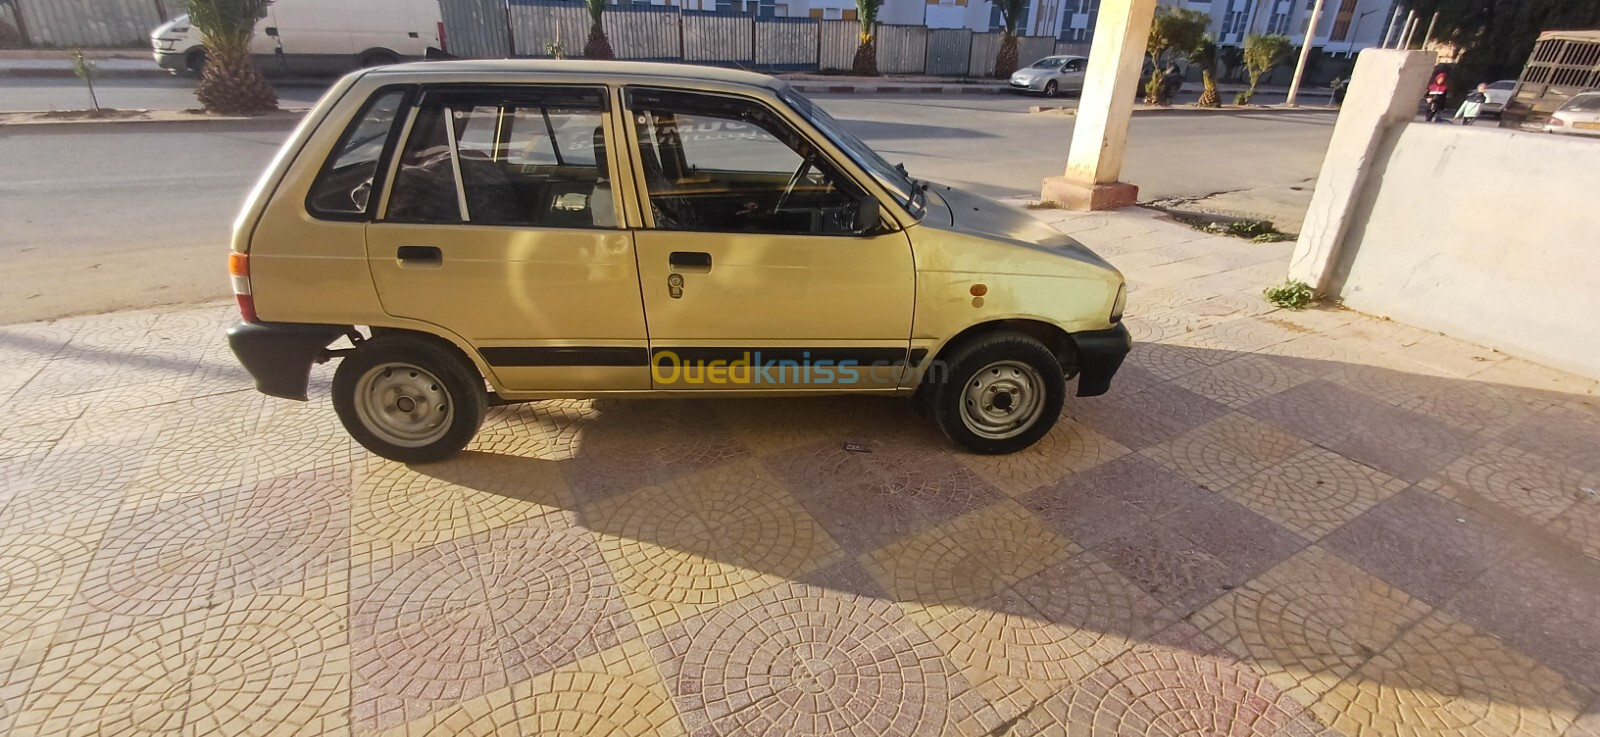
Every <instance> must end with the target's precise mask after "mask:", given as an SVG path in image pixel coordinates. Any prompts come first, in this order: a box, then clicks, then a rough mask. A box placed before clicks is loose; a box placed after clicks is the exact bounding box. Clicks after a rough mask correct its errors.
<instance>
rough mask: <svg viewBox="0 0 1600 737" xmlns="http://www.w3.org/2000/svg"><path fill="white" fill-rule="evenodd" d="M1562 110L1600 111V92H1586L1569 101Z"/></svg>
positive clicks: (1575, 111)
mask: <svg viewBox="0 0 1600 737" xmlns="http://www.w3.org/2000/svg"><path fill="white" fill-rule="evenodd" d="M1561 109H1562V110H1566V111H1568V112H1573V113H1600V92H1585V93H1583V94H1581V95H1578V96H1577V97H1574V98H1572V99H1571V100H1568V101H1567V104H1565V105H1562V106H1561Z"/></svg>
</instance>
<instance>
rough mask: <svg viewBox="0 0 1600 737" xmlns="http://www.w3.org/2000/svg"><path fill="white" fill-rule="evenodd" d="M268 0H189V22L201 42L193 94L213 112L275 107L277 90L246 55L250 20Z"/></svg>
mask: <svg viewBox="0 0 1600 737" xmlns="http://www.w3.org/2000/svg"><path fill="white" fill-rule="evenodd" d="M269 4H271V0H189V23H190V24H191V25H193V26H194V27H195V28H197V29H199V31H200V37H201V39H202V41H203V42H204V43H205V48H206V66H205V72H204V73H202V74H201V75H200V84H199V85H197V86H196V87H195V90H194V96H195V97H197V98H199V99H200V104H201V106H203V107H204V108H205V109H206V111H208V112H213V113H260V112H266V111H268V110H276V109H277V107H278V93H277V92H274V91H273V89H272V85H269V84H267V80H266V79H265V78H263V77H262V76H261V70H259V69H257V68H256V64H255V61H254V60H252V59H251V58H250V39H251V38H253V37H254V36H255V35H256V23H258V22H260V21H261V19H262V18H265V17H267V6H268V5H269Z"/></svg>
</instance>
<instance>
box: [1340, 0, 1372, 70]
mask: <svg viewBox="0 0 1600 737" xmlns="http://www.w3.org/2000/svg"><path fill="white" fill-rule="evenodd" d="M1378 10H1379V8H1373V9H1371V10H1368V11H1367V12H1365V13H1362V14H1360V15H1358V16H1356V23H1355V25H1354V26H1352V27H1351V28H1350V43H1348V44H1345V49H1344V56H1345V58H1346V59H1348V58H1350V57H1351V56H1354V55H1355V53H1356V39H1358V38H1360V37H1361V21H1363V20H1366V19H1367V16H1369V15H1372V14H1373V13H1376V12H1378Z"/></svg>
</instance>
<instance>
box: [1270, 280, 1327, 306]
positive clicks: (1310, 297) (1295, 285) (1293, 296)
mask: <svg viewBox="0 0 1600 737" xmlns="http://www.w3.org/2000/svg"><path fill="white" fill-rule="evenodd" d="M1261 295H1262V296H1263V297H1266V298H1267V301H1268V302H1271V303H1273V304H1275V305H1277V306H1279V307H1282V308H1283V309H1286V310H1303V309H1305V308H1307V307H1310V306H1311V303H1312V302H1315V301H1316V299H1317V293H1316V292H1315V291H1313V290H1312V289H1311V285H1309V284H1307V283H1305V282H1303V281H1300V280H1298V279H1290V280H1288V281H1286V282H1284V283H1282V284H1279V285H1278V286H1275V287H1267V288H1266V289H1264V290H1262V292H1261Z"/></svg>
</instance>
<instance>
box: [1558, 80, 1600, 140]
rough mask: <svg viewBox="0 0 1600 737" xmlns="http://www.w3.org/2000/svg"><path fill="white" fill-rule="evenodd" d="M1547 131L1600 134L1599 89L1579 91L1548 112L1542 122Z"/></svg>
mask: <svg viewBox="0 0 1600 737" xmlns="http://www.w3.org/2000/svg"><path fill="white" fill-rule="evenodd" d="M1544 129H1545V132H1547V133H1563V134H1566V135H1572V136H1600V90H1591V91H1589V92H1580V93H1578V94H1576V95H1573V96H1572V99H1570V100H1567V101H1566V103H1564V104H1563V105H1562V106H1561V107H1559V108H1556V111H1555V112H1553V113H1551V114H1550V119H1549V120H1546V121H1545V123H1544Z"/></svg>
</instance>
